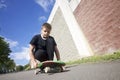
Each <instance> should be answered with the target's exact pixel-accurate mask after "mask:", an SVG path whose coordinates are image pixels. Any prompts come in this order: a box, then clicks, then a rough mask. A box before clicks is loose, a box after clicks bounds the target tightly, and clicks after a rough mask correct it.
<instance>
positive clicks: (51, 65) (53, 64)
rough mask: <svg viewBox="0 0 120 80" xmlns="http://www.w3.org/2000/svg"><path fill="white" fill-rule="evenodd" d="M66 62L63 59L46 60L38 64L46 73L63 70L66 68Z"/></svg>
mask: <svg viewBox="0 0 120 80" xmlns="http://www.w3.org/2000/svg"><path fill="white" fill-rule="evenodd" d="M64 66H65V63H64V62H62V61H44V62H41V63H40V64H38V68H40V69H43V68H44V72H45V73H55V72H62V71H64V70H65V67H64Z"/></svg>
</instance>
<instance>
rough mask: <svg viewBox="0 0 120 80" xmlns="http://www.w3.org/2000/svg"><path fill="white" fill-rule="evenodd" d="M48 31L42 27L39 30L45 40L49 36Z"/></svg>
mask: <svg viewBox="0 0 120 80" xmlns="http://www.w3.org/2000/svg"><path fill="white" fill-rule="evenodd" d="M50 31H51V30H50V29H48V28H46V27H43V28H42V30H41V34H42V36H43V38H47V37H48V36H49V35H50Z"/></svg>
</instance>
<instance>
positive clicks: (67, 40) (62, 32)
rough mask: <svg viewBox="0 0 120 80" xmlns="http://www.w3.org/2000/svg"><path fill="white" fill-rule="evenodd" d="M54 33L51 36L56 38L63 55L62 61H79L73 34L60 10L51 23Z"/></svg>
mask: <svg viewBox="0 0 120 80" xmlns="http://www.w3.org/2000/svg"><path fill="white" fill-rule="evenodd" d="M51 25H52V32H51V35H52V36H54V38H55V40H56V42H57V45H58V48H59V51H60V55H61V60H63V61H71V60H75V59H79V58H80V56H79V54H78V50H77V49H76V46H75V44H74V41H73V39H72V36H71V33H70V31H69V29H68V26H67V24H66V22H65V20H64V17H63V14H62V12H61V10H60V8H58V9H57V11H56V12H55V14H54V18H53V19H52V21H51Z"/></svg>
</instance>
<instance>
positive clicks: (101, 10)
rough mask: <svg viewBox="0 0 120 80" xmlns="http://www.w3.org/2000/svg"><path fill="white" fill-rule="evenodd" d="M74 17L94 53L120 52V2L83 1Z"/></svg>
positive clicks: (119, 0) (103, 0)
mask: <svg viewBox="0 0 120 80" xmlns="http://www.w3.org/2000/svg"><path fill="white" fill-rule="evenodd" d="M74 15H75V17H76V20H77V21H78V23H79V25H80V27H81V28H82V30H83V32H84V34H85V36H86V38H87V40H88V42H89V44H90V46H91V48H92V50H93V51H94V53H96V54H103V53H110V52H114V51H116V50H120V0H81V2H80V4H79V5H78V7H77V8H76V9H75V11H74Z"/></svg>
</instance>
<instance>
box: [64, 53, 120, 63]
mask: <svg viewBox="0 0 120 80" xmlns="http://www.w3.org/2000/svg"><path fill="white" fill-rule="evenodd" d="M117 59H120V51H118V52H114V53H112V54H105V55H97V56H91V57H86V58H82V59H79V60H75V61H69V62H66V64H67V65H73V64H81V63H95V62H103V61H113V60H117Z"/></svg>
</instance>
